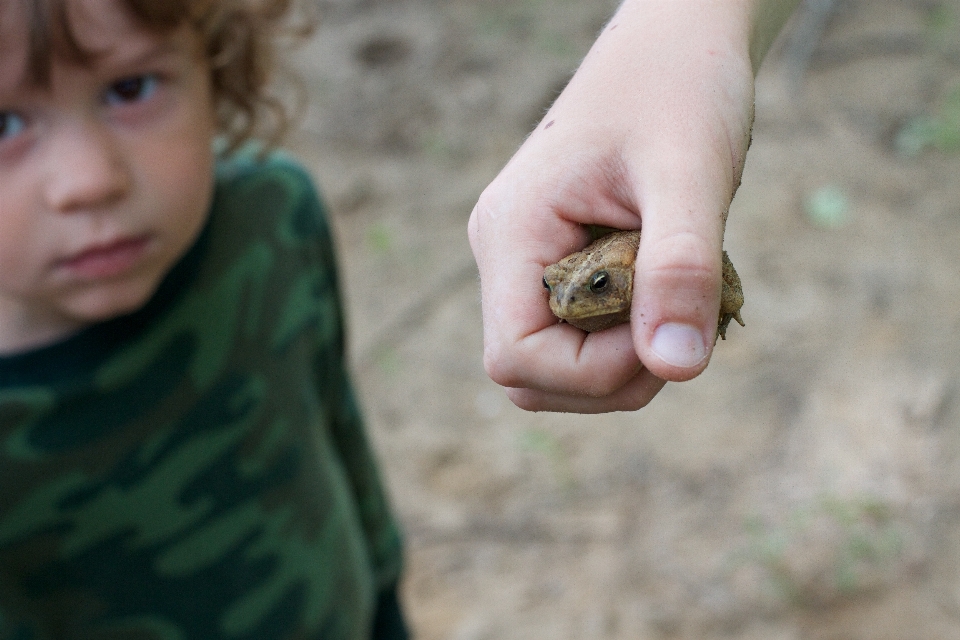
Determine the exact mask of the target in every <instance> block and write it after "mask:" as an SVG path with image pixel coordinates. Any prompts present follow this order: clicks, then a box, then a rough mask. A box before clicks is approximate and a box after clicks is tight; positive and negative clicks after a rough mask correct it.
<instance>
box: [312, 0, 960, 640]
mask: <svg viewBox="0 0 960 640" xmlns="http://www.w3.org/2000/svg"><path fill="white" fill-rule="evenodd" d="M810 4H811V5H813V4H815V3H810ZM321 6H322V8H323V11H324V18H325V19H324V22H323V24H322V25H321V28H320V29H319V32H318V34H317V37H316V38H314V39H312V40H311V41H310V42H309V43H308V44H307V46H306V47H305V48H304V49H303V50H302V51H301V53H300V54H299V55H298V56H297V57H296V66H297V68H298V70H299V71H300V73H301V74H302V75H303V77H304V79H305V80H306V85H307V90H308V94H309V96H308V97H309V105H310V106H309V109H308V112H307V114H306V117H305V120H304V123H303V126H302V128H301V129H300V130H299V131H298V132H297V134H296V135H295V136H294V143H293V148H294V150H295V151H296V152H297V153H298V154H299V155H300V156H301V157H302V158H303V159H304V160H305V161H306V162H307V163H308V165H309V166H310V167H311V169H312V170H313V171H314V172H315V173H316V175H317V177H318V180H319V181H320V183H321V184H322V185H323V187H324V189H325V192H326V194H327V197H328V199H329V201H330V203H331V205H332V209H333V215H334V217H335V224H336V227H337V230H338V234H339V241H340V249H341V258H342V263H343V274H342V275H343V281H344V284H345V291H346V295H347V297H348V301H349V315H350V320H351V350H352V355H353V363H354V368H355V373H356V379H357V382H358V385H359V387H360V390H361V393H362V397H363V401H364V405H365V407H366V411H367V414H368V417H369V421H370V427H371V431H372V437H373V439H374V441H375V444H376V446H377V449H378V452H379V455H380V457H381V459H382V461H383V469H384V473H385V476H386V478H387V481H388V484H389V487H390V491H391V494H392V496H393V500H394V503H395V505H396V509H397V512H398V514H399V517H400V519H401V521H402V524H403V526H404V529H405V532H406V541H407V548H408V555H407V576H406V579H405V582H404V585H403V598H404V601H405V605H406V608H407V610H408V612H409V617H410V620H411V622H412V624H413V626H414V627H415V629H416V635H417V638H419V639H421V640H440V639H445V640H447V639H448V640H499V639H504V640H509V639H524V640H531V639H533V640H537V639H544V640H564V639H568V638H569V639H577V640H580V639H592V638H598V639H599V638H623V639H631V640H632V639H639V640H648V639H649V640H667V639H696V640H701V639H703V640H712V639H715V638H716V639H719V638H728V639H735V640H914V639H915V640H958V639H960V398H958V394H957V392H958V390H960V389H958V374H960V340H958V336H960V153H949V152H945V151H941V150H937V149H935V148H933V149H932V148H922V147H923V142H924V140H926V139H927V138H924V135H927V134H924V132H925V131H926V132H927V133H928V134H929V131H930V130H931V129H930V127H929V126H928V127H926V129H925V128H924V127H923V126H921V125H919V124H918V123H922V122H924V121H923V120H919V119H918V118H921V117H924V116H932V117H934V118H936V117H938V114H939V117H941V120H942V118H943V117H945V116H944V115H943V114H945V113H947V112H948V110H949V108H948V106H945V104H946V101H947V100H948V96H949V94H950V92H951V91H953V90H954V89H955V88H957V87H960V2H958V1H957V0H950V1H947V2H942V3H937V2H930V1H926V0H846V1H842V2H840V3H839V4H838V5H837V7H836V11H835V12H834V13H833V14H832V16H831V17H830V20H829V22H828V23H827V24H826V28H825V29H824V30H823V31H822V33H818V32H817V30H816V29H815V28H811V27H810V24H812V23H811V22H809V21H807V22H805V21H804V20H803V19H800V20H797V21H795V23H794V24H793V28H792V29H791V30H790V31H788V32H787V34H785V35H786V38H785V39H784V40H783V41H782V42H781V44H780V45H779V46H778V49H777V50H776V52H775V53H774V54H773V55H772V56H771V58H770V59H768V61H767V65H766V66H765V68H764V70H763V72H762V74H761V77H760V79H759V82H758V89H757V124H756V130H755V135H754V143H753V148H752V150H751V152H750V155H749V158H748V161H747V167H746V173H745V175H744V179H743V186H742V188H741V190H740V193H739V194H738V196H737V198H736V200H735V202H734V205H733V208H732V212H731V216H730V223H729V226H728V229H727V237H726V248H727V249H728V250H729V252H730V254H731V256H732V257H733V259H734V262H735V263H736V265H737V268H738V270H739V272H740V276H741V278H742V280H743V284H744V290H745V294H746V306H745V307H744V309H743V316H744V319H745V321H746V323H747V326H746V328H745V329H741V328H740V327H738V326H734V327H732V328H731V330H730V332H729V335H728V337H729V339H728V340H727V341H726V342H722V343H720V344H719V346H718V348H717V350H716V352H715V355H714V358H713V361H712V363H711V365H710V367H709V368H708V370H707V371H706V373H704V374H703V375H702V376H700V377H699V378H698V379H696V380H694V381H692V382H689V383H684V384H673V385H668V386H667V388H666V389H665V390H664V391H663V392H662V393H661V394H660V395H659V396H658V397H657V398H656V399H655V400H654V402H653V403H652V404H651V405H650V406H649V407H647V408H646V409H644V410H642V411H640V412H637V413H634V414H613V415H607V416H599V417H583V416H565V415H556V414H531V413H525V412H522V411H520V410H519V409H517V408H515V407H514V406H513V405H512V404H510V402H509V401H508V400H507V399H506V397H505V396H504V394H503V393H502V391H501V390H500V389H499V388H498V387H497V386H496V385H494V384H493V383H492V382H490V381H489V379H488V378H487V377H486V375H485V374H484V371H483V368H482V366H481V362H480V358H481V339H482V336H481V326H480V309H479V290H478V286H477V279H476V270H475V267H474V264H473V260H472V256H471V254H470V250H469V247H468V244H467V239H466V229H465V227H466V222H467V217H468V215H469V213H470V211H471V209H472V207H473V205H474V203H475V201H476V199H477V196H478V195H479V193H480V191H481V190H482V189H483V187H484V186H485V185H486V184H487V183H488V182H489V181H490V180H491V179H492V178H493V177H494V176H495V175H496V173H497V171H498V170H499V168H500V167H501V166H502V165H503V164H504V163H505V162H506V160H507V159H508V158H509V157H510V155H511V154H512V152H513V151H514V149H515V148H516V147H517V146H518V145H519V143H520V142H521V140H522V139H523V136H524V135H525V134H526V133H527V132H528V131H529V130H530V129H531V128H532V126H533V124H534V123H535V122H536V121H537V120H538V119H539V117H540V116H541V115H542V113H543V110H544V109H545V107H546V106H547V105H548V104H549V103H550V101H551V100H552V99H553V98H554V97H555V95H556V94H557V92H558V90H559V89H560V88H561V87H562V86H563V84H564V83H565V81H566V79H567V78H568V77H569V75H570V74H571V73H572V71H573V70H574V69H575V67H576V65H577V62H578V60H579V58H580V57H581V56H582V55H583V54H584V53H585V52H586V50H587V48H588V47H589V45H590V43H591V41H592V39H593V37H594V36H595V35H596V33H597V32H598V30H599V28H600V27H601V25H602V24H603V23H604V22H605V21H606V19H607V18H608V17H609V15H610V13H611V12H612V10H613V9H614V8H615V2H613V1H612V0H601V1H594V2H582V1H578V0H389V1H388V0H325V1H323V2H322V5H321ZM812 15H814V14H812V13H810V12H808V13H805V14H802V16H801V18H802V17H803V16H806V17H807V18H809V17H811V16H812ZM806 44H809V45H810V46H809V47H807V48H806V49H805V48H804V45H806ZM808 53H809V55H807V54H808ZM956 100H957V102H958V106H957V107H956V109H957V112H958V115H957V116H956V117H957V121H958V126H960V94H958V97H957V98H956ZM933 122H936V120H934V121H933ZM944 131H946V132H944ZM948 134H949V130H943V129H941V131H940V133H939V134H937V135H939V137H937V136H933V137H932V138H929V139H930V140H932V141H936V140H939V141H940V142H942V143H944V144H945V142H949V140H948V139H947V138H946V137H945V136H948ZM931 135H932V134H931ZM928 137H929V136H928ZM544 304H546V302H544Z"/></svg>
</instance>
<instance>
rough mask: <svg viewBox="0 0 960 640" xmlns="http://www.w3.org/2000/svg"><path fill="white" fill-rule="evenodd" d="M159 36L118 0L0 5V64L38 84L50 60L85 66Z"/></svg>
mask: <svg viewBox="0 0 960 640" xmlns="http://www.w3.org/2000/svg"><path fill="white" fill-rule="evenodd" d="M164 35H166V34H162V33H160V32H158V31H157V30H151V29H148V28H147V27H145V26H144V25H143V24H142V23H141V22H139V21H138V20H137V19H136V18H135V17H134V16H133V14H132V13H131V11H130V8H129V6H128V5H127V3H126V2H124V0H36V1H31V2H20V1H18V0H0V63H3V62H8V63H10V64H2V66H4V67H8V68H9V67H14V66H16V67H19V68H20V69H21V70H22V71H23V72H26V73H27V74H28V75H29V76H35V77H33V78H30V79H29V80H32V81H37V80H39V81H40V83H41V84H44V83H45V78H46V76H47V69H46V67H49V64H50V63H51V62H52V61H53V60H54V59H58V60H66V61H69V62H72V63H81V64H89V63H91V62H96V60H97V59H99V58H108V57H111V56H115V55H124V54H127V55H129V54H130V53H131V52H134V53H135V52H136V51H137V50H138V49H144V48H146V47H149V46H154V45H156V44H157V43H159V42H161V41H163V40H165V39H166V38H165V37H164ZM0 73H2V72H0Z"/></svg>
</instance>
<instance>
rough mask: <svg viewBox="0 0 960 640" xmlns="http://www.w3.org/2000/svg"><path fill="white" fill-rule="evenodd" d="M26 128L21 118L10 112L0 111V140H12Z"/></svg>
mask: <svg viewBox="0 0 960 640" xmlns="http://www.w3.org/2000/svg"><path fill="white" fill-rule="evenodd" d="M26 128H27V123H26V121H25V120H24V119H23V116H21V115H19V114H16V113H13V112H12V111H0V140H9V139H11V138H14V137H16V136H17V135H18V134H20V133H21V132H22V131H23V130H24V129H26Z"/></svg>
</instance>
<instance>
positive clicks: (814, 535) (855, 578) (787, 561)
mask: <svg viewBox="0 0 960 640" xmlns="http://www.w3.org/2000/svg"><path fill="white" fill-rule="evenodd" d="M745 530H746V533H747V536H748V539H749V543H748V545H747V547H746V549H745V550H744V551H743V552H742V553H741V554H740V555H739V558H740V562H741V563H743V564H747V563H749V564H756V565H759V566H760V567H761V568H762V569H763V572H764V573H765V574H766V576H767V578H768V579H769V580H770V582H771V583H772V584H773V585H774V587H775V589H776V591H777V593H778V594H779V595H780V597H782V598H784V599H785V600H787V601H789V602H791V603H793V604H798V605H805V604H809V605H823V604H827V603H830V602H832V601H835V600H837V599H839V598H844V597H851V596H855V595H857V594H859V593H863V592H866V591H869V590H870V589H872V588H875V587H877V586H878V585H879V584H881V583H882V582H883V581H884V580H885V579H886V578H887V577H888V576H889V574H890V572H891V571H892V570H895V568H896V565H897V563H898V562H899V560H900V558H901V556H902V555H903V552H904V547H905V544H904V538H903V534H902V532H901V530H900V528H899V527H898V526H897V523H896V522H895V521H894V518H893V514H892V513H891V510H890V509H889V507H888V506H887V505H886V504H884V503H883V502H881V501H878V500H876V499H873V498H869V497H864V498H860V499H852V500H843V499H840V498H836V497H830V496H827V497H823V498H821V499H819V500H818V501H816V502H815V503H813V504H811V505H806V506H802V507H798V508H797V509H794V510H793V511H791V512H790V513H789V514H788V515H787V516H786V518H785V519H784V521H783V522H780V523H770V522H766V521H764V520H763V519H761V518H759V517H753V518H749V519H748V520H747V521H746V522H745Z"/></svg>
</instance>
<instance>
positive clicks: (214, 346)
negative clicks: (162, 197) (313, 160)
mask: <svg viewBox="0 0 960 640" xmlns="http://www.w3.org/2000/svg"><path fill="white" fill-rule="evenodd" d="M399 568H400V543H399V536H398V533H397V529H396V527H395V525H394V523H393V521H392V520H391V518H390V515H389V511H388V505H387V503H386V500H385V497H384V493H383V491H382V489H381V485H380V480H379V478H378V473H377V470H376V465H375V461H374V459H373V456H372V453H371V451H370V447H369V446H368V443H367V441H366V438H365V435H364V431H363V425H362V421H361V417H360V414H359V412H358V409H357V404H356V402H355V399H354V395H353V392H352V390H351V385H350V383H349V381H348V377H347V374H346V365H345V362H344V338H343V324H342V318H341V304H340V298H339V292H338V288H337V273H336V269H335V257H334V252H333V246H332V242H331V238H330V231H329V228H328V226H327V222H326V217H325V215H324V212H323V209H322V206H321V204H320V201H319V198H318V196H317V194H316V192H315V190H314V187H313V185H312V183H311V180H310V179H309V177H308V176H307V175H306V173H305V172H304V171H303V170H302V169H300V168H299V167H297V166H296V165H295V164H294V163H292V162H291V161H289V160H286V159H284V158H282V157H278V156H274V157H271V158H270V159H268V160H266V161H262V162H258V161H256V160H254V159H251V158H247V159H239V160H234V161H232V162H230V163H227V164H224V165H223V166H221V167H220V168H219V171H218V178H217V189H216V194H215V198H214V203H213V206H212V210H211V215H210V220H209V222H208V224H207V227H206V229H205V230H204V232H203V234H202V236H201V238H200V239H199V240H198V242H197V244H196V246H194V247H193V248H192V249H191V251H190V252H189V253H188V254H187V256H185V257H184V258H183V260H182V261H181V262H180V263H179V264H178V266H177V267H176V268H175V269H174V270H173V271H171V273H170V274H169V275H168V277H167V278H166V279H165V281H164V283H163V284H162V285H161V287H160V289H159V290H158V292H157V294H156V295H155V296H154V298H153V299H152V300H151V302H150V303H148V305H147V306H146V307H144V308H143V309H141V310H140V311H138V312H137V313H135V314H132V315H130V316H127V317H124V318H119V319H115V320H111V321H109V322H106V323H103V324H101V325H97V326H95V327H91V328H90V329H88V330H86V331H84V332H83V333H81V334H79V335H77V336H74V337H72V338H69V339H67V340H66V341H64V342H62V343H60V344H57V345H53V346H51V347H47V348H43V349H40V350H37V351H33V352H30V353H26V354H21V355H17V356H11V357H6V358H0V640H74V639H76V640H81V639H82V640H133V639H136V640H218V639H221V638H223V639H226V638H230V639H241V640H274V639H277V640H279V639H284V640H288V639H291V640H292V639H324V640H340V639H350V640H354V639H361V638H369V637H370V626H371V624H372V617H373V613H374V607H375V604H376V598H377V593H378V592H379V591H380V590H382V589H386V588H388V587H390V586H391V585H393V584H394V583H395V581H396V580H397V577H398V574H399Z"/></svg>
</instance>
